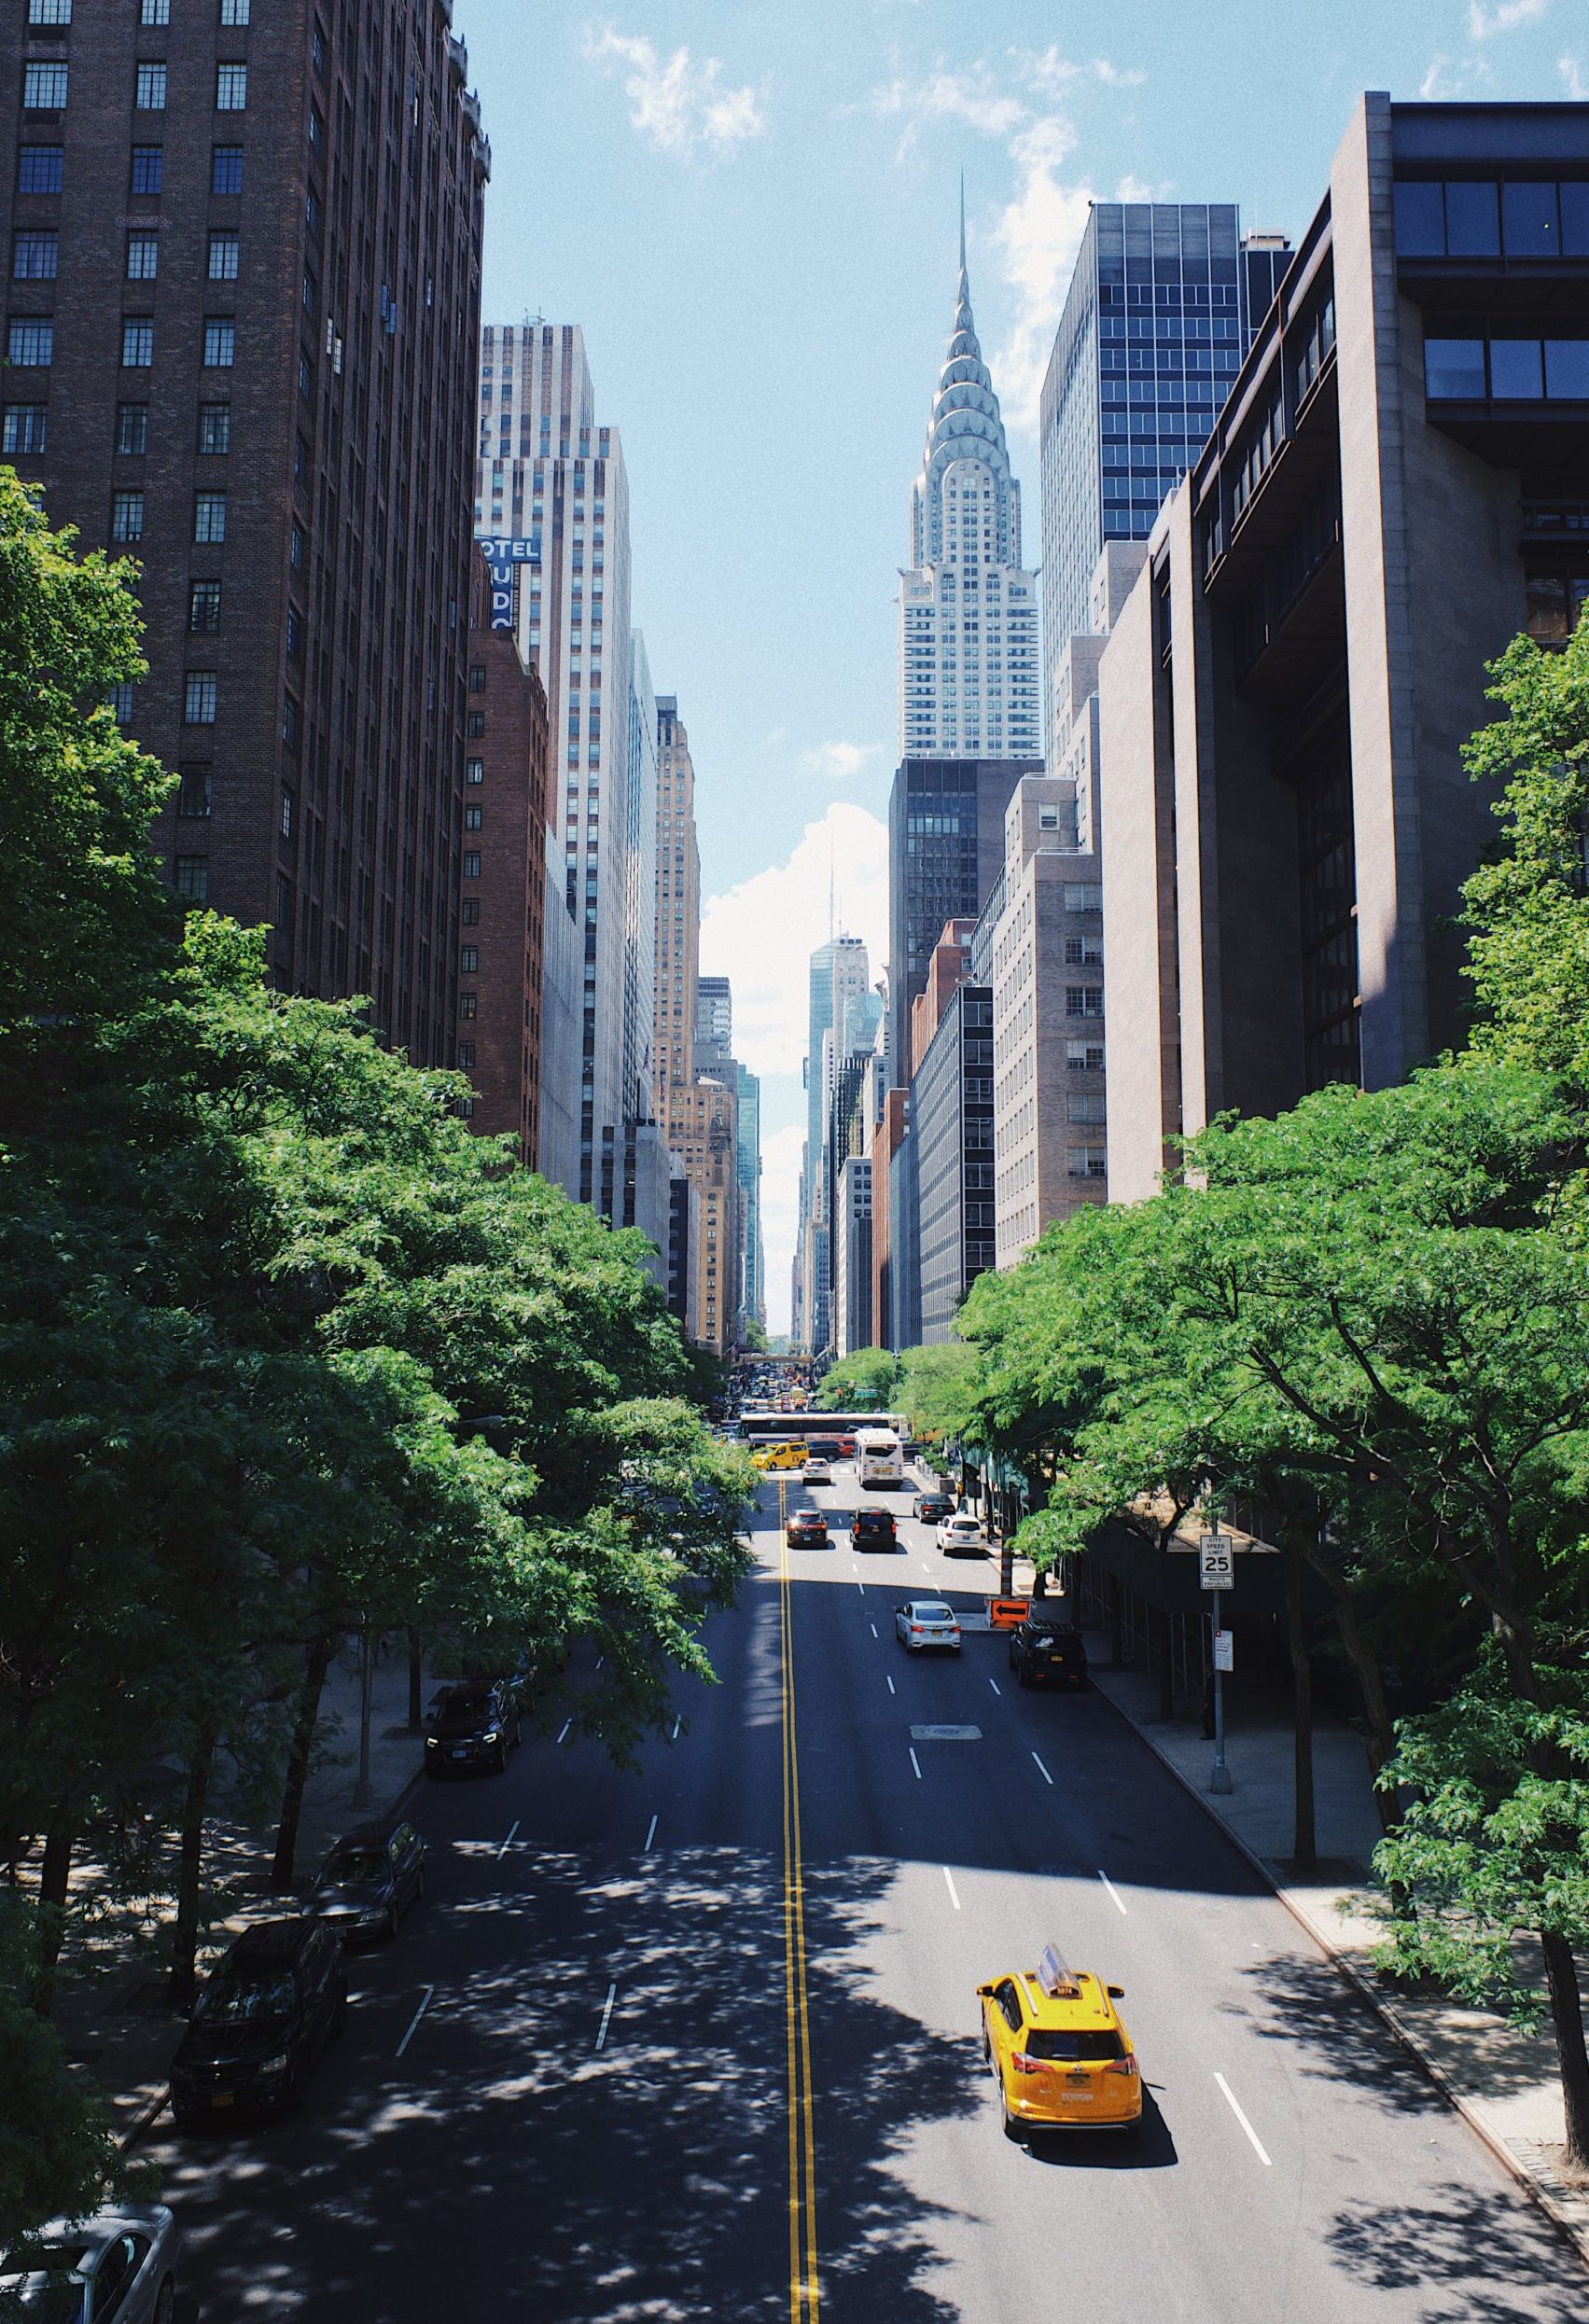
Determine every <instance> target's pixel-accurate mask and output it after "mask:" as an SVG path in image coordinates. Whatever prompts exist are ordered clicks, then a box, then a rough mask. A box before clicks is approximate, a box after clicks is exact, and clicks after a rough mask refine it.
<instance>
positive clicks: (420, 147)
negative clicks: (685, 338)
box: [0, 0, 490, 1065]
mask: <svg viewBox="0 0 1589 2324" xmlns="http://www.w3.org/2000/svg"><path fill="white" fill-rule="evenodd" d="M175 14H176V16H177V19H178V21H172V17H173V11H171V10H170V9H162V10H151V9H148V8H140V7H134V6H132V4H131V0H75V5H74V6H72V7H60V6H56V7H23V6H21V4H20V0H19V5H18V6H16V7H10V8H8V9H7V11H6V14H5V19H4V25H3V29H0V62H3V64H4V71H3V73H0V90H3V91H4V94H3V95H0V145H3V146H4V148H5V151H6V153H7V157H8V164H7V169H6V170H5V172H4V173H3V181H4V182H3V183H0V213H3V223H4V230H5V246H6V248H7V251H8V252H9V253H10V254H11V263H10V268H9V280H8V282H7V347H6V355H7V369H6V373H5V387H4V415H3V431H4V432H3V437H0V448H3V450H0V456H3V457H4V458H5V459H6V460H7V462H10V463H12V464H14V465H15V466H16V467H17V469H18V471H19V473H20V474H21V477H22V479H23V480H24V481H25V482H26V483H28V484H29V485H30V486H33V487H35V488H37V489H38V491H39V493H40V494H41V496H42V502H43V506H44V508H45V510H46V512H47V514H48V516H49V519H50V521H51V522H53V523H56V524H65V523H69V524H72V525H75V526H76V527H77V530H78V532H79V534H80V536H81V539H82V542H83V545H84V546H85V547H100V546H104V547H105V548H107V549H109V550H110V551H111V552H112V553H113V554H116V555H127V556H131V557H133V558H135V559H136V560H137V561H138V563H139V565H140V567H141V576H140V579H139V583H138V594H139V600H140V604H141V607H142V611H143V616H144V619H145V623H146V630H145V647H146V652H147V655H148V660H149V665H150V666H149V674H148V676H147V678H146V680H145V681H144V682H143V683H141V684H140V685H138V686H137V687H135V688H134V687H131V686H129V687H126V688H124V689H121V692H120V694H119V695H118V700H117V702H116V704H115V708H116V714H117V717H118V719H119V720H120V722H121V723H122V724H123V725H124V726H125V727H127V729H128V730H129V731H130V732H132V734H134V735H135V736H136V738H137V740H138V741H139V743H140V744H141V745H143V746H144V747H145V748H146V750H148V751H150V752H152V753H153V754H154V755H155V756H156V757H157V758H160V760H161V761H162V762H163V763H164V764H165V765H167V766H168V767H170V768H171V769H173V770H174V772H176V773H177V774H178V776H179V786H178V789H177V791H176V793H175V795H174V798H173V799H172V800H171V802H170V804H169V805H168V806H167V807H166V808H165V809H164V810H163V811H162V813H161V814H160V816H159V818H158V819H157V822H156V825H155V829H154V839H155V843H156V845H157V847H158V849H159V851H160V854H161V856H163V857H164V859H165V861H166V863H167V865H168V866H169V869H170V875H171V879H172V882H173V884H174V887H175V889H176V890H177V892H178V894H179V895H180V896H182V897H184V898H187V899H188V900H189V901H190V902H192V903H193V904H195V905H198V904H202V903H208V904H210V905H213V906H215V907H216V908H217V909H219V910H220V911H223V912H230V913H232V914H235V916H236V917H237V918H239V919H240V920H242V921H244V922H245V923H247V924H249V925H269V926H270V928H271V937H270V939H269V949H268V955H267V958H268V968H269V973H270V976H271V979H272V982H273V983H274V984H275V985H277V986H278V987H279V988H280V989H282V990H290V991H299V992H307V993H318V994H323V995H349V994H354V993H368V994H369V995H371V998H372V1001H373V1007H374V1016H375V1021H376V1023H377V1024H378V1025H379V1027H380V1029H381V1031H382V1033H383V1037H386V1038H387V1039H389V1040H391V1041H393V1042H395V1043H397V1044H400V1045H401V1046H402V1047H404V1048H405V1049H407V1051H409V1053H410V1054H411V1056H412V1057H413V1058H414V1059H415V1060H416V1062H419V1063H424V1064H436V1065H451V1064H453V1062H454V1060H455V1055H456V1047H457V1040H458V1030H459V1028H458V1023H457V993H458V968H457V961H458V941H459V930H458V898H459V862H458V858H459V852H460V840H461V823H462V814H463V803H464V802H463V777H464V732H463V729H464V716H465V680H464V665H465V660H466V655H467V644H468V603H469V583H470V573H471V565H472V555H473V552H472V549H471V545H470V525H469V490H468V474H467V450H468V445H467V425H468V414H469V411H470V409H471V407H472V404H473V398H474V386H475V362H476V346H477V331H478V323H479V312H480V267H481V225H482V218H483V203H484V188H485V181H486V178H487V176H488V174H489V168H490V149H489V147H488V146H487V144H486V142H485V139H484V137H483V135H482V133H481V117H480V107H479V104H478V102H477V100H476V99H475V98H474V97H473V96H472V95H471V94H470V93H469V90H468V86H467V75H468V65H467V55H466V52H465V49H464V47H463V44H462V42H461V41H459V40H457V39H455V38H454V37H453V34H452V10H451V8H450V7H447V6H445V5H443V0H425V4H424V5H421V6H418V7H413V8H412V9H404V10H403V11H402V12H401V14H400V15H398V16H389V14H388V13H387V12H379V11H378V12H374V13H372V12H371V11H369V9H366V8H363V7H356V6H355V5H353V0H318V5H316V6H312V5H311V4H310V0H275V4H274V5H272V6H271V7H268V8H267V7H253V8H252V9H250V8H248V7H241V6H232V7H224V8H221V7H211V8H209V9H207V10H192V9H187V10H179V11H176V12H175ZM157 20H158V21H157ZM416 188H418V189H420V190H419V192H418V194H417V196H416V191H415V189H416Z"/></svg>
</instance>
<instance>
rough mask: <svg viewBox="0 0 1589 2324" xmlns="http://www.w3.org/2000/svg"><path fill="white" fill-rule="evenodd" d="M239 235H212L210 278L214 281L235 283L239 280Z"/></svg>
mask: <svg viewBox="0 0 1589 2324" xmlns="http://www.w3.org/2000/svg"><path fill="white" fill-rule="evenodd" d="M237 253H238V237H237V236H236V235H235V234H212V235H211V236H210V280H211V282H212V283H235V282H236V280H237Z"/></svg>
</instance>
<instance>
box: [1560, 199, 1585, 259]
mask: <svg viewBox="0 0 1589 2324" xmlns="http://www.w3.org/2000/svg"><path fill="white" fill-rule="evenodd" d="M1561 246H1562V249H1563V250H1564V251H1565V252H1566V254H1567V256H1568V257H1569V258H1589V186H1579V185H1571V184H1568V185H1565V186H1563V187H1562V188H1561Z"/></svg>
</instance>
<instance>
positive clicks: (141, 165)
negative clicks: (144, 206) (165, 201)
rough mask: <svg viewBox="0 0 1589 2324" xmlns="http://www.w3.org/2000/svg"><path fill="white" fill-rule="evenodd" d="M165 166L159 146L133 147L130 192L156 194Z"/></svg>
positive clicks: (163, 156)
mask: <svg viewBox="0 0 1589 2324" xmlns="http://www.w3.org/2000/svg"><path fill="white" fill-rule="evenodd" d="M164 166H165V155H164V152H163V150H162V148H161V147H160V146H133V148H132V191H133V192H134V193H135V194H158V193H159V191H160V177H161V175H162V174H163V171H164Z"/></svg>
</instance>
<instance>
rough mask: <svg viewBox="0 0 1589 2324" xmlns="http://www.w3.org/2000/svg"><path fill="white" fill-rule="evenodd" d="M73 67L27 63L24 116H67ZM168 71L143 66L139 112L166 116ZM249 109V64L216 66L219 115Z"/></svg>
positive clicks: (136, 96)
mask: <svg viewBox="0 0 1589 2324" xmlns="http://www.w3.org/2000/svg"><path fill="white" fill-rule="evenodd" d="M70 69H71V68H70V67H69V66H68V65H65V64H39V63H34V64H24V65H23V67H22V111H23V112H24V113H63V112H64V111H65V109H66V90H67V83H68V79H69V77H70ZM167 90H168V68H167V67H166V66H165V65H163V64H140V65H139V66H138V68H137V77H136V80H135V81H134V84H133V91H132V104H133V109H134V110H135V111H136V112H139V113H163V112H164V111H165V109H166V96H167ZM247 110H248V67H247V65H246V64H217V65H216V112H217V113H246V111H247Z"/></svg>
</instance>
